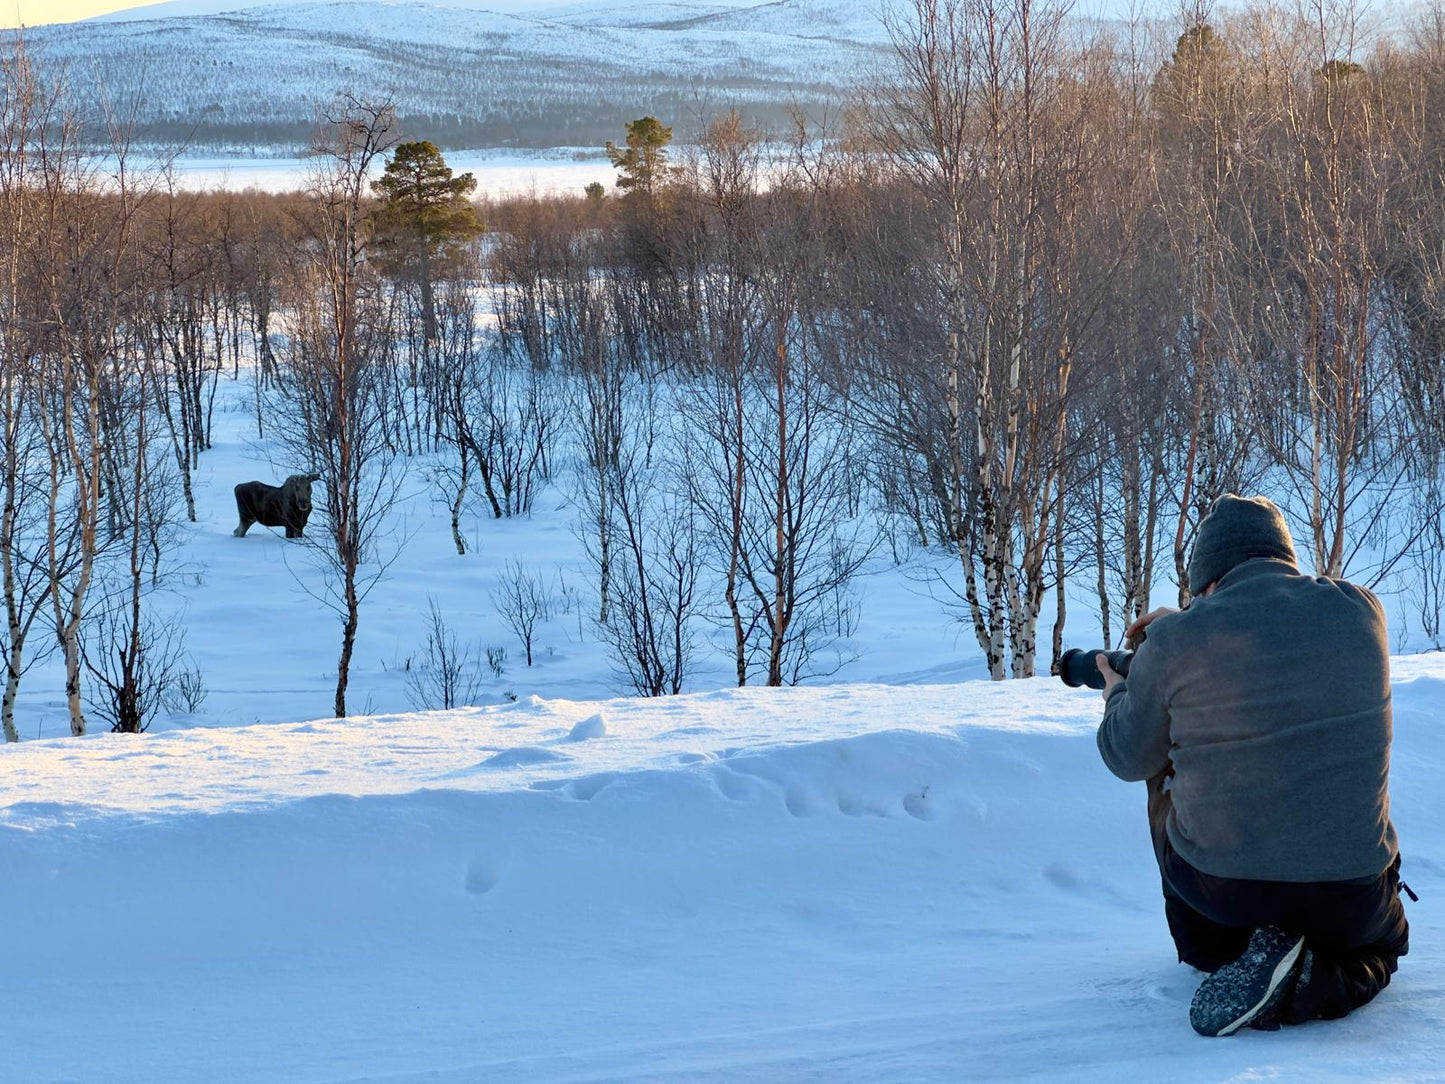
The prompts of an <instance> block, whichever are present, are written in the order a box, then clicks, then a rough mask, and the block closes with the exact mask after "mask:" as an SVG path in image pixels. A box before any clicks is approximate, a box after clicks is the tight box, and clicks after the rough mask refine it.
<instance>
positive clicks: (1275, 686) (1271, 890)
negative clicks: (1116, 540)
mask: <svg viewBox="0 0 1445 1084" xmlns="http://www.w3.org/2000/svg"><path fill="white" fill-rule="evenodd" d="M1188 578H1189V590H1190V592H1191V593H1192V594H1193V596H1194V597H1193V600H1192V601H1191V603H1190V605H1189V606H1188V608H1187V609H1185V610H1182V611H1177V610H1170V609H1161V610H1155V611H1154V612H1153V613H1150V614H1148V615H1147V616H1145V617H1142V618H1140V619H1139V621H1138V622H1136V623H1135V626H1134V627H1131V629H1130V630H1129V631H1130V634H1131V635H1132V634H1133V633H1134V632H1135V631H1136V630H1137V629H1142V628H1143V627H1144V626H1148V638H1147V639H1146V640H1145V642H1144V643H1143V644H1141V645H1140V647H1139V650H1138V652H1137V653H1136V655H1135V656H1134V658H1133V660H1132V662H1131V664H1130V666H1129V674H1128V678H1127V679H1125V678H1123V677H1120V676H1119V675H1118V674H1117V673H1115V672H1114V670H1113V669H1111V668H1110V667H1109V665H1108V660H1107V659H1106V658H1105V656H1103V655H1099V656H1096V661H1097V663H1098V666H1099V669H1100V671H1101V672H1102V673H1103V675H1104V679H1105V687H1104V700H1105V707H1104V721H1103V723H1102V724H1101V725H1100V727H1099V735H1098V738H1099V752H1100V754H1101V755H1102V756H1103V758H1104V763H1105V764H1107V765H1108V767H1109V770H1110V771H1112V772H1113V773H1114V774H1115V775H1117V776H1119V778H1121V779H1125V780H1129V781H1131V782H1133V781H1138V780H1148V782H1149V825H1150V829H1151V831H1152V833H1153V837H1154V849H1155V853H1156V855H1157V857H1158V859H1159V869H1160V872H1161V874H1162V875H1163V881H1164V914H1165V917H1166V919H1167V920H1168V923H1169V932H1170V933H1171V934H1173V936H1174V943H1175V945H1176V946H1177V947H1178V950H1179V959H1180V960H1181V961H1183V962H1184V963H1187V964H1191V965H1192V966H1194V967H1196V968H1198V969H1200V970H1201V971H1208V972H1211V974H1210V975H1209V976H1208V977H1206V978H1205V979H1204V981H1203V982H1202V983H1201V984H1200V986H1199V990H1198V992H1197V993H1196V994H1195V995H1194V1002H1193V1004H1192V1005H1191V1006H1190V1010H1189V1018H1190V1022H1191V1023H1192V1024H1193V1025H1194V1029H1195V1030H1196V1031H1198V1032H1199V1033H1200V1034H1201V1035H1228V1034H1231V1033H1232V1032H1234V1031H1237V1030H1238V1029H1239V1028H1241V1027H1244V1026H1246V1025H1248V1026H1251V1027H1256V1028H1274V1027H1278V1026H1279V1025H1280V1024H1299V1023H1304V1022H1305V1021H1307V1020H1315V1019H1321V1018H1323V1019H1333V1018H1336V1017H1341V1016H1344V1015H1345V1014H1346V1013H1348V1012H1349V1011H1350V1010H1351V1009H1354V1008H1356V1007H1358V1006H1360V1005H1363V1004H1365V1003H1366V1002H1367V1001H1369V1000H1370V999H1371V998H1373V997H1374V996H1375V995H1376V994H1377V993H1379V992H1380V991H1381V990H1382V989H1384V988H1385V986H1387V985H1388V984H1389V982H1390V976H1391V975H1392V974H1393V973H1394V971H1395V968H1396V964H1397V961H1398V958H1399V957H1401V956H1403V955H1404V954H1405V953H1406V952H1407V951H1408V948H1409V927H1408V926H1407V924H1406V922H1405V911H1404V907H1403V906H1402V905H1401V902H1400V895H1399V893H1400V878H1399V872H1398V871H1399V868H1400V856H1399V848H1398V846H1397V844H1396V840H1395V828H1394V825H1392V824H1391V823H1390V798H1389V791H1388V782H1389V780H1388V777H1389V765H1390V662H1389V653H1388V650H1387V646H1386V640H1385V614H1384V611H1383V609H1382V608H1381V606H1380V602H1379V600H1378V599H1377V598H1376V597H1375V596H1374V595H1373V594H1371V593H1370V592H1369V591H1367V590H1366V589H1364V588H1362V587H1357V586H1356V585H1354V584H1351V583H1347V582H1346V581H1344V580H1334V579H1329V578H1326V577H1315V576H1306V575H1304V574H1302V573H1301V572H1300V571H1299V569H1298V568H1297V567H1296V562H1295V553H1294V546H1293V544H1292V542H1291V541H1290V536H1289V529H1288V528H1287V527H1286V525H1285V522H1284V517H1283V516H1282V515H1281V514H1280V511H1279V509H1278V508H1276V507H1275V506H1274V504H1272V503H1271V502H1270V501H1268V500H1266V499H1265V498H1263V497H1252V498H1244V497H1236V496H1232V495H1227V496H1224V497H1221V498H1220V499H1219V500H1218V501H1217V502H1216V503H1215V505H1214V508H1213V509H1212V510H1211V512H1210V513H1209V515H1208V516H1207V517H1205V519H1204V520H1203V522H1202V523H1200V525H1199V534H1198V537H1197V539H1196V541H1195V544H1194V552H1193V554H1192V555H1191V557H1190V560H1189V568H1188ZM1405 890H1406V891H1407V892H1408V891H1409V889H1408V887H1407V888H1406V889H1405Z"/></svg>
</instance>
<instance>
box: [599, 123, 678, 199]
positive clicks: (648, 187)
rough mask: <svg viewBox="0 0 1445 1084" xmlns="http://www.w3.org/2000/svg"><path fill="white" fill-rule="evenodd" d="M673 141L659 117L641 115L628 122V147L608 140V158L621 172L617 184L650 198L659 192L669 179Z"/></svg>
mask: <svg viewBox="0 0 1445 1084" xmlns="http://www.w3.org/2000/svg"><path fill="white" fill-rule="evenodd" d="M671 142H672V129H671V128H666V127H664V126H663V124H662V122H661V121H659V120H658V119H657V118H656V117H642V118H640V119H638V120H634V121H630V122H629V123H628V125H627V149H626V150H623V149H621V148H619V147H618V146H617V144H616V143H613V142H612V141H611V140H610V139H609V140H608V141H607V157H609V158H611V159H612V164H613V165H614V166H615V167H616V168H617V170H618V171H619V172H620V173H621V176H620V177H618V178H617V187H618V188H620V189H622V190H623V191H624V192H642V193H644V194H646V195H647V197H648V198H649V199H651V198H652V197H653V196H655V195H656V194H657V190H658V188H660V187H661V186H662V184H663V182H665V181H666V180H667V177H668V174H669V173H670V172H671V167H669V166H668V164H667V145H668V144H669V143H671Z"/></svg>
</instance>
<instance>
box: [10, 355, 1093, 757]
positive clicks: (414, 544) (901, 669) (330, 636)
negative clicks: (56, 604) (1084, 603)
mask: <svg viewBox="0 0 1445 1084" xmlns="http://www.w3.org/2000/svg"><path fill="white" fill-rule="evenodd" d="M253 395H254V392H253V385H252V383H251V379H250V376H249V375H248V374H247V372H246V371H245V370H244V369H243V371H242V374H241V379H240V380H239V381H232V380H231V379H229V377H228V378H224V379H223V380H222V381H221V384H220V387H219V390H218V396H217V405H216V411H215V423H214V437H215V445H214V447H213V448H212V449H210V450H209V451H207V452H205V453H204V454H203V455H202V456H201V463H200V467H199V469H198V470H197V471H196V472H195V475H194V478H195V488H196V509H197V520H198V522H196V523H195V524H189V523H183V524H182V525H181V527H180V530H181V542H180V545H179V546H178V547H177V548H176V549H175V550H174V551H173V555H174V558H173V559H174V562H175V563H176V564H177V565H178V566H179V568H178V571H176V572H175V573H174V574H173V575H172V576H171V577H170V579H169V581H168V583H167V585H166V587H165V589H164V590H162V591H161V592H160V593H158V594H157V595H154V596H152V598H151V600H150V605H151V606H152V607H154V611H155V612H157V613H160V614H164V615H167V617H168V620H169V621H170V623H171V624H173V625H174V626H176V627H178V628H183V629H184V630H185V635H186V645H185V646H186V649H187V651H188V652H189V653H190V655H191V656H192V657H193V658H194V660H195V664H196V666H197V667H198V668H199V670H200V671H201V673H202V674H203V675H204V679H205V687H206V697H205V701H204V703H203V704H201V705H200V707H199V709H198V710H197V711H196V712H194V713H193V714H182V715H176V716H172V715H170V714H168V713H165V712H162V714H161V715H160V717H158V718H157V720H156V721H155V723H154V724H153V729H155V730H157V731H160V730H165V729H170V728H172V727H191V726H218V725H219V726H236V725H243V724H249V723H258V722H259V723H272V722H296V721H300V720H305V719H314V718H319V717H322V716H325V715H327V714H329V713H330V710H331V706H332V700H333V695H334V690H335V685H336V664H337V657H338V654H339V652H340V647H341V625H340V621H339V618H338V617H337V615H336V614H335V613H334V612H333V611H332V610H330V609H328V608H327V607H326V606H325V605H323V604H322V603H320V602H318V601H317V596H321V595H324V594H325V593H326V588H325V580H324V578H323V576H322V573H321V570H320V568H319V567H318V565H317V563H316V562H315V560H314V559H313V555H312V554H311V553H310V552H309V551H308V550H307V548H306V547H305V546H304V545H300V544H297V543H295V542H289V541H287V540H286V539H285V538H284V537H283V536H282V531H281V530H280V529H275V530H268V529H266V528H264V527H261V526H254V527H252V528H251V531H250V533H249V534H248V535H247V536H246V537H245V538H243V539H238V538H234V537H232V533H231V532H232V531H233V530H234V529H235V527H236V524H237V516H236V502H235V497H234V495H233V493H232V490H233V487H234V486H235V485H236V484H237V483H238V482H244V481H249V480H252V479H260V480H262V481H266V482H272V483H279V482H280V481H281V480H282V479H284V478H285V477H286V476H287V475H288V474H293V473H297V472H299V471H301V470H303V469H304V468H305V466H306V465H305V464H301V463H292V462H289V461H287V460H286V459H285V458H284V457H282V454H281V453H280V452H279V451H278V448H277V446H276V445H275V444H274V443H273V442H271V441H269V440H267V441H261V440H257V439H256V425H255V420H254V414H253V406H252V400H253ZM556 459H557V469H556V471H555V480H554V484H552V485H549V486H546V487H545V488H543V489H542V491H541V493H540V494H539V496H538V497H537V500H536V503H535V506H534V510H533V512H532V515H530V516H525V517H519V518H515V519H503V520H494V519H492V518H491V516H490V514H489V513H487V512H486V511H485V509H484V507H483V505H484V501H483V499H482V498H481V495H480V493H478V492H477V490H476V487H475V486H474V487H473V495H474V496H475V497H476V503H475V504H473V505H470V506H469V510H468V512H467V514H466V516H465V517H464V520H463V533H464V535H465V536H466V539H467V545H468V550H469V552H468V553H467V555H466V556H458V555H457V552H456V548H455V546H454V544H453V542H452V538H451V528H450V525H449V512H448V509H447V508H446V507H445V506H444V505H443V504H442V503H441V502H440V501H439V500H438V498H437V493H436V490H435V489H434V487H433V486H432V484H431V483H430V481H429V479H428V468H429V465H430V461H429V460H428V459H426V458H424V457H423V458H418V459H416V460H414V461H411V462H410V463H409V465H408V467H409V473H408V479H407V484H406V486H405V488H404V491H403V499H402V500H401V502H400V503H399V504H398V506H397V507H396V509H395V510H394V511H393V514H392V518H391V520H390V523H389V526H388V528H387V534H386V541H385V543H384V544H383V545H382V547H381V552H383V553H389V552H390V551H391V548H392V546H393V545H396V544H401V545H402V548H401V550H400V553H399V555H398V556H397V558H396V560H395V561H394V563H393V564H392V566H391V568H390V570H389V571H388V572H387V574H386V575H385V576H384V577H383V578H382V579H381V580H380V582H379V583H377V585H376V586H375V588H374V589H373V590H372V592H371V594H370V595H369V596H368V598H367V599H366V601H365V602H364V603H363V604H362V609H361V627H360V632H359V635H358V639H357V645H356V653H355V658H354V659H353V662H352V669H351V683H350V689H349V692H348V700H347V703H348V708H349V710H350V711H351V712H352V713H354V714H363V715H371V714H376V713H393V712H399V711H408V710H411V709H413V708H414V707H415V706H416V705H415V703H414V701H413V698H412V697H411V696H410V695H409V692H408V674H409V673H410V672H411V670H412V669H413V668H415V667H416V666H418V665H420V663H421V660H422V655H423V651H422V649H423V647H424V644H425V642H426V634H427V617H428V611H429V605H430V601H431V600H433V599H434V600H436V602H437V605H438V608H439V610H440V611H441V613H442V615H443V617H444V618H445V619H446V621H447V624H448V626H449V627H450V629H451V630H452V631H453V632H454V633H455V634H456V636H457V638H458V640H459V641H460V642H461V643H462V644H463V645H465V646H470V647H471V648H472V650H473V653H474V655H475V657H476V659H477V660H478V663H479V667H478V669H479V672H480V674H481V677H482V680H481V690H480V691H481V696H480V702H482V703H505V702H507V701H508V700H509V698H511V697H514V696H515V697H518V698H523V699H525V698H526V697H528V696H531V695H538V696H544V697H547V698H555V697H567V698H570V699H595V698H599V697H608V696H615V695H617V694H619V693H624V692H630V691H631V689H630V687H629V686H628V685H627V684H626V682H625V681H624V680H623V679H622V678H621V677H620V676H619V673H618V671H617V668H616V667H615V665H614V663H613V662H612V661H611V659H610V657H609V655H608V653H607V651H606V649H605V647H604V646H603V645H602V644H601V643H600V642H599V641H598V640H597V637H596V635H595V630H594V628H593V625H592V621H591V616H592V615H593V613H594V611H595V608H596V606H597V594H596V588H595V585H594V584H593V583H592V581H591V580H590V578H589V571H588V565H587V561H586V559H585V557H584V551H583V546H582V542H581V540H580V538H579V536H578V533H577V526H578V510H577V508H576V507H575V505H574V502H573V500H572V498H571V494H572V493H573V491H574V489H575V485H576V482H575V475H574V474H573V469H572V466H571V464H570V462H569V460H568V457H567V453H566V448H565V447H564V446H561V445H559V448H558V449H557V452H556ZM324 484H325V483H324V481H323V482H322V483H319V485H324ZM318 497H319V494H318ZM322 529H324V527H323V524H322V521H321V518H320V514H319V513H318V514H317V515H316V516H315V517H313V520H312V523H311V525H310V527H308V534H311V535H316V534H318V533H319V532H320V531H321V530H322ZM518 562H520V563H521V565H522V567H523V568H524V569H525V570H526V571H527V572H528V573H530V574H531V575H533V576H535V577H537V578H538V579H539V580H540V581H541V583H542V584H543V586H544V588H545V591H546V593H547V595H548V596H549V610H548V616H547V617H546V618H545V619H544V620H542V621H541V622H540V623H539V624H538V626H537V632H536V637H535V644H534V665H532V666H528V665H526V660H525V653H524V650H523V645H522V643H521V641H520V640H518V639H517V637H516V636H515V635H514V634H513V633H512V632H511V631H510V630H509V629H508V628H507V626H506V625H505V623H504V622H503V620H502V618H501V616H500V614H499V613H498V610H497V607H496V605H495V601H494V599H495V597H496V595H497V593H498V592H499V591H500V589H501V587H502V584H503V582H504V579H505V578H506V577H507V575H508V572H509V569H510V568H511V567H513V566H514V565H515V564H516V563H518ZM931 564H937V565H938V566H941V567H943V568H948V567H950V565H949V563H948V561H947V560H946V559H940V560H937V561H933V560H932V559H922V558H917V557H912V558H909V563H908V564H905V565H902V566H895V565H894V564H893V562H892V557H891V553H890V551H889V550H888V548H887V547H886V546H885V547H884V548H883V549H882V550H881V551H880V555H879V557H878V558H877V559H876V561H875V562H874V563H873V564H872V565H871V566H870V572H871V573H872V574H870V575H867V576H864V577H863V578H861V580H860V581H859V583H858V586H857V599H858V604H859V607H860V614H861V618H860V622H859V625H858V629H857V633H856V634H855V635H854V636H853V637H852V638H851V639H850V640H848V641H846V642H845V643H843V644H842V645H841V654H842V658H843V660H844V665H843V666H842V668H841V669H840V670H839V671H838V672H837V674H835V675H833V676H832V677H831V680H837V681H863V682H880V681H881V682H890V683H892V682H900V681H907V682H919V681H923V682H940V681H958V680H961V679H963V678H970V677H976V676H981V675H983V674H984V673H985V672H986V671H985V670H984V668H983V665H982V661H981V658H980V656H979V653H978V651H977V648H976V645H975V644H974V642H973V640H972V632H971V630H967V629H964V628H963V627H962V626H960V625H958V624H957V623H955V622H953V621H952V620H951V619H950V618H949V616H948V614H947V612H946V611H945V608H944V606H943V605H942V604H941V603H939V602H936V601H934V600H933V599H932V598H930V597H929V595H928V590H929V588H928V587H927V585H926V583H925V582H922V580H921V577H922V575H923V574H924V573H925V572H926V571H927V569H928V567H930V566H931ZM97 590H98V589H97ZM717 597H718V599H719V600H720V599H721V594H720V592H719V593H718V595H717ZM1077 624H1078V630H1077V632H1075V631H1074V630H1073V629H1072V628H1071V635H1077V636H1081V637H1084V639H1085V640H1088V641H1089V642H1093V641H1092V640H1091V639H1090V637H1091V636H1092V637H1093V638H1095V639H1097V636H1098V633H1097V631H1090V630H1091V626H1090V619H1089V618H1088V616H1087V614H1086V612H1085V611H1083V610H1082V608H1081V609H1080V610H1079V618H1078V621H1077ZM1096 624H1097V623H1095V627H1096ZM701 631H702V635H701V636H700V637H699V640H698V647H699V652H698V659H697V665H696V667H695V670H694V673H693V675H692V677H691V678H690V679H689V681H688V685H687V688H688V690H689V691H705V690H708V689H715V688H721V687H726V686H728V685H730V684H735V677H734V671H733V662H732V658H731V656H730V654H729V651H728V644H727V641H726V637H727V636H728V635H729V633H727V632H726V630H725V629H724V628H723V625H722V623H719V624H718V625H717V626H707V625H704V626H702V628H701ZM32 642H33V644H34V645H35V647H34V648H33V649H32V650H35V651H38V650H39V649H40V648H41V647H42V646H45V645H46V644H48V643H49V640H47V639H46V638H44V637H43V636H42V635H40V634H37V635H35V636H34V637H33V638H32ZM489 647H490V648H494V649H501V650H502V651H505V653H506V660H505V662H504V663H503V667H502V672H501V673H500V674H497V675H494V674H493V673H492V672H491V670H490V669H489V668H488V667H487V665H486V661H485V660H486V649H487V648H489ZM822 659H823V664H824V667H825V668H831V666H833V665H835V664H834V663H833V661H832V657H831V656H829V655H827V654H825V655H824V656H822ZM87 680H88V679H87ZM64 684H65V680H64V669H63V666H62V664H61V660H60V658H59V656H58V655H52V656H51V657H50V658H49V659H48V660H46V661H44V662H42V663H40V664H38V665H36V666H34V668H33V669H32V670H31V671H30V673H28V674H27V675H26V677H25V679H24V681H23V683H22V685H21V688H20V698H19V707H18V710H17V723H18V726H19V729H20V733H21V737H22V738H23V739H25V740H30V739H34V738H45V737H55V736H59V735H64V734H66V733H68V731H69V723H68V718H67V714H66V708H65V697H64ZM93 725H98V724H95V723H94V721H93Z"/></svg>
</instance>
